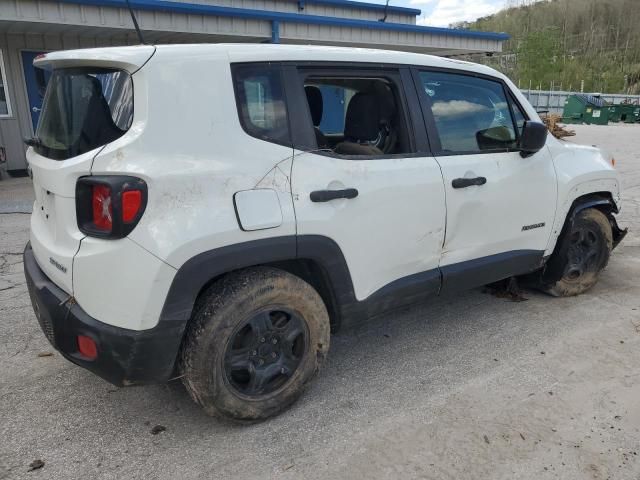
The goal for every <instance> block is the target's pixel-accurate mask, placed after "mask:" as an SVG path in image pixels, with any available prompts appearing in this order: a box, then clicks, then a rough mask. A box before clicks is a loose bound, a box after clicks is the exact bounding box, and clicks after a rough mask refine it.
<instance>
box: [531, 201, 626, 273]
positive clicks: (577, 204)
mask: <svg viewBox="0 0 640 480" xmlns="http://www.w3.org/2000/svg"><path fill="white" fill-rule="evenodd" d="M588 208H597V209H598V210H600V211H602V213H604V214H605V215H606V216H607V219H608V220H609V223H610V224H611V232H612V234H613V248H615V247H616V246H617V245H618V244H619V243H620V242H621V241H622V239H623V238H624V237H625V235H626V234H627V231H628V229H624V230H622V229H620V227H619V226H618V222H617V221H616V219H615V217H614V216H613V214H614V213H618V211H619V210H618V206H617V205H616V203H615V202H614V200H613V197H612V195H611V193H609V192H594V193H588V194H585V195H583V196H581V197H578V198H576V199H575V200H574V201H573V203H572V204H571V207H570V209H569V212H568V214H567V216H566V217H565V221H564V224H563V226H562V230H561V232H560V235H558V238H557V240H556V244H555V246H554V249H553V252H552V253H551V255H550V256H549V257H547V261H546V263H545V266H544V268H543V269H542V271H541V277H540V278H541V279H542V281H543V282H544V283H553V282H555V281H557V280H559V279H560V278H561V276H562V274H561V272H560V271H559V266H558V265H556V264H555V263H554V261H553V259H554V258H556V257H557V256H558V255H560V252H561V250H562V249H563V248H565V246H564V243H565V242H564V238H565V235H566V234H567V231H569V230H570V229H571V227H572V225H573V221H574V219H575V218H576V216H577V215H578V214H579V213H580V212H582V211H584V210H586V209H588Z"/></svg>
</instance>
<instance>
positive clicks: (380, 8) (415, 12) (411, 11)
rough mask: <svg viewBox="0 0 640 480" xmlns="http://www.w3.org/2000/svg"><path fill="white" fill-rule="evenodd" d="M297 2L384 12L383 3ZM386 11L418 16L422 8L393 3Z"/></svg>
mask: <svg viewBox="0 0 640 480" xmlns="http://www.w3.org/2000/svg"><path fill="white" fill-rule="evenodd" d="M298 3H302V8H304V4H305V3H316V4H318V5H334V6H336V7H346V8H363V9H365V10H376V11H378V12H384V5H382V4H379V3H370V2H358V1H354V0H299V1H298ZM387 11H388V12H389V13H404V14H405V15H414V16H418V15H420V14H421V13H422V10H419V9H417V8H407V7H395V6H393V5H389V7H388V8H387Z"/></svg>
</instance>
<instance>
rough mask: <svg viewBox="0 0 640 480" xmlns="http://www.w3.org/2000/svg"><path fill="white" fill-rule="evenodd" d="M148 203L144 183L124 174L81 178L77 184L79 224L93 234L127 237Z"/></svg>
mask: <svg viewBox="0 0 640 480" xmlns="http://www.w3.org/2000/svg"><path fill="white" fill-rule="evenodd" d="M146 205H147V184H146V183H145V182H144V181H143V180H141V179H139V178H137V177H130V176H124V175H96V176H90V177H82V178H80V179H78V183H77V184H76V214H77V217H78V218H77V220H78V227H79V228H80V231H82V232H83V233H85V234H87V235H90V236H92V237H101V238H123V237H126V236H127V235H128V234H129V233H131V231H132V230H133V229H134V228H135V226H136V225H137V224H138V222H139V221H140V218H141V217H142V214H143V213H144V209H145V207H146Z"/></svg>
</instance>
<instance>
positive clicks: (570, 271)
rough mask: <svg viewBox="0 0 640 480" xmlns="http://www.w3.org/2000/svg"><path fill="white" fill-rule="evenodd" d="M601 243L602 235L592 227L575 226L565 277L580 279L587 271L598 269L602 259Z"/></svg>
mask: <svg viewBox="0 0 640 480" xmlns="http://www.w3.org/2000/svg"><path fill="white" fill-rule="evenodd" d="M601 243H602V242H601V239H600V237H599V236H598V235H597V233H596V232H595V231H593V230H592V229H591V228H588V227H578V228H575V229H574V230H573V231H572V232H571V236H570V238H569V248H568V250H567V257H568V262H567V267H566V268H565V273H564V276H565V278H567V279H568V280H569V281H578V280H580V278H581V277H582V276H583V275H584V274H585V273H587V272H593V271H596V270H597V269H598V268H597V267H598V262H599V261H600V252H601Z"/></svg>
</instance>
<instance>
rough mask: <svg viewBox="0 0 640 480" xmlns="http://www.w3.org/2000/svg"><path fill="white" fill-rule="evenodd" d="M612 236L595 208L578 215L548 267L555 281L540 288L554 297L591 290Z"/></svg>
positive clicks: (545, 283)
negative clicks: (553, 273)
mask: <svg viewBox="0 0 640 480" xmlns="http://www.w3.org/2000/svg"><path fill="white" fill-rule="evenodd" d="M612 248H613V236H612V231H611V224H610V223H609V220H608V219H607V217H606V215H605V214H604V213H602V212H601V211H599V210H596V209H594V208H588V209H585V210H582V211H581V212H579V213H578V214H577V215H576V217H575V219H574V220H573V223H572V225H571V228H570V229H569V230H568V231H567V232H566V233H565V234H564V235H563V238H562V239H561V243H560V245H559V248H558V249H557V250H556V251H555V252H554V253H553V255H552V256H551V258H550V259H549V262H548V264H547V270H548V271H551V272H556V273H555V275H554V276H555V278H557V279H558V280H555V281H552V282H548V281H547V282H544V283H543V285H542V289H543V290H544V291H545V292H547V293H549V294H550V295H553V296H555V297H571V296H574V295H580V294H581V293H584V292H586V291H587V290H589V289H590V288H591V287H593V286H594V285H595V284H596V282H597V281H598V275H599V274H600V272H601V271H602V270H603V269H604V268H605V267H606V266H607V263H608V262H609V256H610V255H611V249H612Z"/></svg>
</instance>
